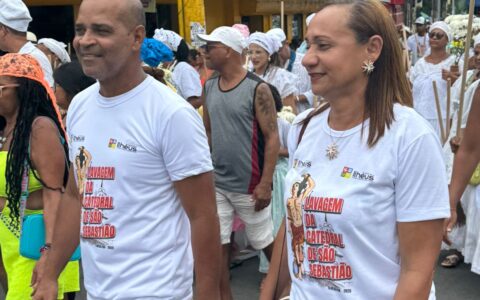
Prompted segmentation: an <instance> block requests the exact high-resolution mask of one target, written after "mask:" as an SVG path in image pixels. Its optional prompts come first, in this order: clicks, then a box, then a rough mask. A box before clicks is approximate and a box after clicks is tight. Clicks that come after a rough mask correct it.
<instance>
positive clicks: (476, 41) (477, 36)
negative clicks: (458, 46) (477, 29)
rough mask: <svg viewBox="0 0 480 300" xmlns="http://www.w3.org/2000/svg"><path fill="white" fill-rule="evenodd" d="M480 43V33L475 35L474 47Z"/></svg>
mask: <svg viewBox="0 0 480 300" xmlns="http://www.w3.org/2000/svg"><path fill="white" fill-rule="evenodd" d="M477 45H480V33H479V34H477V35H476V36H474V37H473V47H474V48H475V47H476V46H477Z"/></svg>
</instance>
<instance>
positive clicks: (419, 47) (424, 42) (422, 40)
mask: <svg viewBox="0 0 480 300" xmlns="http://www.w3.org/2000/svg"><path fill="white" fill-rule="evenodd" d="M426 23H427V20H426V19H425V18H424V17H418V18H417V19H416V20H415V28H416V29H415V30H416V33H415V34H413V35H411V36H410V37H409V38H408V39H407V46H408V51H410V52H411V53H412V65H414V64H415V63H416V62H417V60H419V59H420V58H422V57H423V56H425V55H426V54H427V53H428V52H429V50H430V49H429V48H430V44H429V42H428V34H427V24H426Z"/></svg>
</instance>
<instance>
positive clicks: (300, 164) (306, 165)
mask: <svg viewBox="0 0 480 300" xmlns="http://www.w3.org/2000/svg"><path fill="white" fill-rule="evenodd" d="M311 166H312V162H311V161H301V160H300V159H297V158H296V159H295V160H294V161H293V168H294V169H296V168H297V167H302V168H310V167H311Z"/></svg>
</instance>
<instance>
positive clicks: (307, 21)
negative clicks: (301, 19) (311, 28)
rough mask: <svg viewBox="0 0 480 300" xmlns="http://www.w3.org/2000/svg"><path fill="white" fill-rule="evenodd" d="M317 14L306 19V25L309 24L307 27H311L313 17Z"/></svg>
mask: <svg viewBox="0 0 480 300" xmlns="http://www.w3.org/2000/svg"><path fill="white" fill-rule="evenodd" d="M315 15H316V13H313V14H310V15H309V16H308V17H307V18H306V19H305V23H307V27H308V25H310V22H312V19H313V17H315Z"/></svg>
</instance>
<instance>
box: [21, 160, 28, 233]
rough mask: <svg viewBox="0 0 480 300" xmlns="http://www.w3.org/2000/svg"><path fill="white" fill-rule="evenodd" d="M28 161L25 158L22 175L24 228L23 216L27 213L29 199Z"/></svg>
mask: <svg viewBox="0 0 480 300" xmlns="http://www.w3.org/2000/svg"><path fill="white" fill-rule="evenodd" d="M28 171H29V167H28V162H27V161H26V160H25V163H24V169H23V175H22V193H21V194H20V209H19V212H20V227H19V228H22V224H23V216H24V215H25V208H26V207H27V199H28V180H29V178H28Z"/></svg>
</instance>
